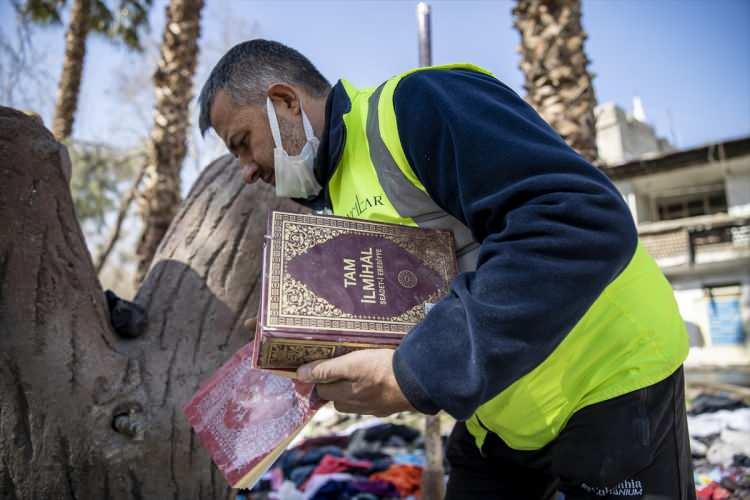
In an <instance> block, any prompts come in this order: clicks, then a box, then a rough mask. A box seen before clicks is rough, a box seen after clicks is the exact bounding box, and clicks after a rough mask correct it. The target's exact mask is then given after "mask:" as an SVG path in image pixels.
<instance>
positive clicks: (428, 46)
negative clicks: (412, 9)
mask: <svg viewBox="0 0 750 500" xmlns="http://www.w3.org/2000/svg"><path fill="white" fill-rule="evenodd" d="M430 24H431V23H430V6H429V5H427V4H426V3H425V2H419V3H418V4H417V36H418V37H419V65H420V66H432V31H431V28H430Z"/></svg>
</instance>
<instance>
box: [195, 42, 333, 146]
mask: <svg viewBox="0 0 750 500" xmlns="http://www.w3.org/2000/svg"><path fill="white" fill-rule="evenodd" d="M278 82H286V83H291V84H294V85H298V86H300V87H302V88H304V89H305V90H306V91H308V92H309V93H310V95H312V96H314V97H322V96H324V95H325V94H326V93H327V92H328V91H329V90H330V88H331V84H330V83H328V80H326V79H325V78H324V77H323V75H321V74H320V71H318V69H317V68H316V67H315V66H313V64H312V63H311V62H310V61H309V60H308V59H307V58H306V57H305V56H303V55H302V54H300V53H299V52H297V51H296V50H294V49H293V48H291V47H287V46H286V45H284V44H281V43H279V42H274V41H271V40H260V39H257V40H250V41H247V42H242V43H239V44H237V45H235V46H234V47H232V48H231V49H230V50H229V52H227V53H226V54H224V56H223V57H222V58H221V59H220V60H219V62H218V63H217V64H216V66H215V67H214V69H213V70H211V75H210V76H209V77H208V80H206V83H205V84H204V85H203V90H201V93H200V97H198V102H199V105H200V118H199V120H198V123H199V126H200V130H201V135H205V134H206V130H208V129H209V128H211V127H212V126H213V125H212V124H211V106H212V105H213V101H214V98H215V97H216V93H217V92H218V91H219V90H222V89H223V90H226V91H227V92H228V93H229V95H230V96H231V98H232V101H233V102H234V103H235V104H237V105H247V104H261V103H262V102H263V101H264V100H265V97H266V90H267V89H268V87H269V86H271V85H272V84H274V83H278Z"/></svg>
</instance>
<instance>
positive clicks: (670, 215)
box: [656, 185, 727, 220]
mask: <svg viewBox="0 0 750 500" xmlns="http://www.w3.org/2000/svg"><path fill="white" fill-rule="evenodd" d="M656 207H657V210H658V215H659V220H672V219H682V218H684V217H696V216H698V215H711V214H718V213H726V212H727V195H726V192H725V190H724V186H721V185H719V186H710V187H706V188H704V189H700V190H697V191H696V192H692V193H689V194H680V195H675V196H665V197H661V198H657V199H656Z"/></svg>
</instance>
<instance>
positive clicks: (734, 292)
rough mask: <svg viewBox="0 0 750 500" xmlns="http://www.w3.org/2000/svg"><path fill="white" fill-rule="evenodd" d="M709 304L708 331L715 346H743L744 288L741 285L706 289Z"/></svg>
mask: <svg viewBox="0 0 750 500" xmlns="http://www.w3.org/2000/svg"><path fill="white" fill-rule="evenodd" d="M704 293H705V295H706V299H707V302H708V304H707V305H708V329H709V332H710V335H711V343H712V344H714V345H722V344H724V345H726V344H742V343H744V342H745V328H744V325H743V324H742V288H741V286H740V284H739V283H735V284H731V285H722V286H711V287H706V288H705V289H704Z"/></svg>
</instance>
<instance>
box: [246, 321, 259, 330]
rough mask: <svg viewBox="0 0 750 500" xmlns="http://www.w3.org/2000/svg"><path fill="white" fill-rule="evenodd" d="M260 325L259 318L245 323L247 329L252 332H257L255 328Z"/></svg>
mask: <svg viewBox="0 0 750 500" xmlns="http://www.w3.org/2000/svg"><path fill="white" fill-rule="evenodd" d="M257 325H258V318H250V319H248V320H246V321H245V328H246V329H248V330H250V331H251V332H255V327H256V326H257Z"/></svg>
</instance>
